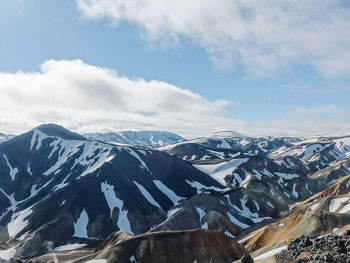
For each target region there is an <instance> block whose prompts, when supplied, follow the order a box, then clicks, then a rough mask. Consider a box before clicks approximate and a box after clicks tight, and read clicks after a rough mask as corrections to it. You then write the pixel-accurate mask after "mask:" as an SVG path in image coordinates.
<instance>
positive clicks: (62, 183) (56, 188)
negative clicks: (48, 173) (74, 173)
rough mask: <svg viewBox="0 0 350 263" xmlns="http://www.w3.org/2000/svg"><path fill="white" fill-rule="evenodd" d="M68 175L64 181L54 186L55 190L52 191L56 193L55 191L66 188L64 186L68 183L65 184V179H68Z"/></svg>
mask: <svg viewBox="0 0 350 263" xmlns="http://www.w3.org/2000/svg"><path fill="white" fill-rule="evenodd" d="M70 175H71V174H68V175H67V176H66V178H64V180H63V181H62V182H61V183H60V184H58V185H56V186H55V188H54V191H57V190H59V189H61V188H64V187H66V186H67V185H68V183H66V181H67V179H68V177H69V176H70Z"/></svg>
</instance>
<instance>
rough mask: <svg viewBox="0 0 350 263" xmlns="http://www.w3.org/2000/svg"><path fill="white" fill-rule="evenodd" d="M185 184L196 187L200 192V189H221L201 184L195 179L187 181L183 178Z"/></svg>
mask: <svg viewBox="0 0 350 263" xmlns="http://www.w3.org/2000/svg"><path fill="white" fill-rule="evenodd" d="M185 181H186V183H187V184H189V185H190V186H191V187H193V188H196V189H197V193H200V192H202V191H207V190H216V191H222V189H220V188H217V187H215V186H205V185H203V184H201V183H200V182H197V181H193V182H191V181H188V180H185Z"/></svg>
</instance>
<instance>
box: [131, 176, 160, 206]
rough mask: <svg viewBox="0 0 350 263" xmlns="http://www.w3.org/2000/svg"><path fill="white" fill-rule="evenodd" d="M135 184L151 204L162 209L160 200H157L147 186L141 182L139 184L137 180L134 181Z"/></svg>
mask: <svg viewBox="0 0 350 263" xmlns="http://www.w3.org/2000/svg"><path fill="white" fill-rule="evenodd" d="M134 184H135V185H136V186H137V188H138V189H139V190H140V191H141V193H142V195H143V196H144V197H145V198H146V200H147V201H148V202H149V203H150V204H152V205H154V206H156V207H158V208H159V209H162V208H161V206H160V205H159V204H158V202H157V201H156V200H154V198H153V196H152V195H151V194H150V192H148V191H147V190H146V188H144V187H143V186H142V185H141V184H138V183H137V182H135V181H134Z"/></svg>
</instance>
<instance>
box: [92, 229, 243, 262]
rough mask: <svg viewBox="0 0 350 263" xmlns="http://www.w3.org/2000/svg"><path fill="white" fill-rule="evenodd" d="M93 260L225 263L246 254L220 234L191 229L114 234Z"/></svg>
mask: <svg viewBox="0 0 350 263" xmlns="http://www.w3.org/2000/svg"><path fill="white" fill-rule="evenodd" d="M114 237H115V238H116V239H117V241H115V242H114V241H113V236H111V237H110V238H109V239H108V242H106V243H105V244H106V246H105V247H104V248H103V250H102V251H101V252H100V253H99V254H98V256H97V257H96V258H104V259H107V260H108V262H130V257H132V256H133V257H134V258H135V259H136V260H137V262H138V263H173V262H174V263H175V262H179V263H180V262H181V263H187V262H188V263H192V262H197V263H204V262H205V263H208V262H215V263H226V262H232V261H234V260H237V259H240V258H241V257H242V256H243V255H244V253H248V251H247V250H246V249H245V248H244V247H243V246H242V245H240V244H239V243H238V242H236V241H235V240H234V239H232V238H230V237H228V236H227V235H225V234H224V233H223V232H220V231H213V230H205V229H195V230H186V231H167V232H154V233H146V234H142V235H138V236H135V237H123V238H121V236H120V235H119V234H117V235H114Z"/></svg>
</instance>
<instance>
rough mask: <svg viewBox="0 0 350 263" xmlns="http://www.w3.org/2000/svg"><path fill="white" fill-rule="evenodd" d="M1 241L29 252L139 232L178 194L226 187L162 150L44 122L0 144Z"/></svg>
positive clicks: (157, 220)
mask: <svg viewBox="0 0 350 263" xmlns="http://www.w3.org/2000/svg"><path fill="white" fill-rule="evenodd" d="M0 175H1V176H0V191H1V193H0V214H1V217H0V241H1V243H3V244H10V243H12V242H15V241H16V242H15V244H17V245H16V256H18V257H20V258H31V257H33V256H37V255H40V254H44V253H46V252H48V251H49V250H48V248H47V242H50V243H51V244H52V245H53V246H54V247H58V246H61V245H65V244H67V243H69V242H70V241H72V240H77V239H79V238H83V239H84V238H85V239H87V238H88V239H99V240H101V239H103V238H106V237H107V236H108V235H110V234H111V233H112V232H113V231H117V230H123V231H127V232H129V233H131V234H141V233H144V232H147V231H149V230H150V229H151V228H152V227H153V226H155V225H157V224H159V223H161V222H162V221H164V220H165V219H166V218H167V211H168V210H169V208H170V207H172V206H173V205H174V204H176V203H177V202H179V201H181V200H182V199H186V198H189V197H191V196H193V195H196V194H197V193H198V192H201V189H203V190H205V191H214V192H215V191H220V190H221V189H222V188H223V187H222V186H221V185H220V184H219V183H217V182H216V181H215V180H214V179H212V178H211V177H210V176H208V175H206V174H205V173H202V172H200V171H199V170H197V169H195V168H194V167H193V166H191V165H190V164H188V163H187V162H184V161H182V160H180V159H178V158H176V157H174V156H170V155H168V154H166V153H164V152H159V151H155V150H151V149H150V148H145V147H130V146H116V145H112V144H107V143H103V142H99V141H90V140H87V139H85V138H84V137H83V136H80V135H78V134H75V133H72V132H70V131H68V130H66V129H64V128H62V127H59V126H56V125H52V124H50V125H42V126H39V127H37V128H35V129H33V130H31V131H29V132H27V133H25V134H22V135H20V136H17V137H15V138H13V139H11V140H9V141H6V142H4V143H2V144H0Z"/></svg>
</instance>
